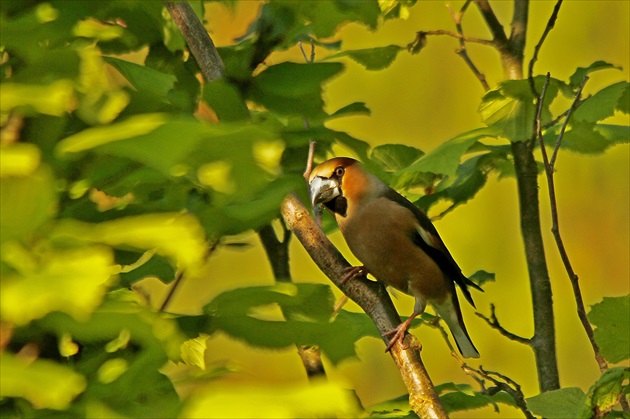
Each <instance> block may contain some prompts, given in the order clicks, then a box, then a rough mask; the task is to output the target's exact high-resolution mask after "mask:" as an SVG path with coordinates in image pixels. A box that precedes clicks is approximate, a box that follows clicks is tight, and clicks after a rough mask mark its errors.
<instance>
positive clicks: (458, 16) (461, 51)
mask: <svg viewBox="0 0 630 419" xmlns="http://www.w3.org/2000/svg"><path fill="white" fill-rule="evenodd" d="M471 1H472V0H466V2H464V5H463V6H462V7H461V9H459V12H457V13H455V11H454V10H453V8H452V7H451V5H450V4H447V5H446V7H447V9H448V11H449V13H450V14H451V17H452V18H453V21H454V22H455V28H456V29H457V33H458V34H459V35H461V38H459V48H458V49H457V50H456V51H455V52H456V53H457V55H459V56H460V57H462V59H463V60H464V62H465V63H466V64H467V65H468V67H469V68H470V70H471V71H472V72H473V74H474V75H475V77H477V79H478V80H479V82H480V83H481V85H482V86H483V88H484V90H486V91H488V90H490V85H489V84H488V81H487V80H486V76H485V74H483V73H482V72H481V71H479V69H478V68H477V66H476V65H475V63H473V61H472V59H471V58H470V56H469V55H468V50H467V49H466V39H465V36H464V29H463V27H462V19H463V17H464V13H466V10H468V6H469V5H470V2H471Z"/></svg>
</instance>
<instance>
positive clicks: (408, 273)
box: [308, 157, 483, 358]
mask: <svg viewBox="0 0 630 419" xmlns="http://www.w3.org/2000/svg"><path fill="white" fill-rule="evenodd" d="M308 184H309V194H310V199H311V204H312V205H313V207H317V206H324V207H325V208H326V209H328V211H330V212H331V213H332V215H333V216H334V218H335V220H336V222H337V224H338V226H339V229H340V231H341V233H342V235H343V237H344V239H345V241H346V243H347V244H348V247H349V249H350V250H351V251H352V253H353V254H354V255H355V256H356V258H357V259H358V260H359V261H360V262H361V263H362V264H363V266H359V267H352V268H351V269H349V270H348V273H347V275H346V276H345V277H344V279H343V281H344V282H345V281H346V280H348V279H351V278H353V277H356V276H358V275H363V274H365V273H369V274H371V275H372V276H373V277H374V278H376V279H377V280H378V281H381V282H383V283H384V284H386V285H387V286H390V287H393V288H395V289H397V290H400V291H401V292H403V293H405V294H408V295H410V296H413V297H414V298H415V304H414V310H413V313H412V315H411V316H410V317H409V318H408V319H407V320H405V321H404V322H402V323H400V325H398V326H397V327H396V328H395V329H393V330H392V331H390V332H388V333H386V334H384V335H383V336H384V337H388V336H392V337H391V338H390V341H389V344H388V345H387V348H386V351H389V350H391V348H392V347H393V345H394V344H395V343H396V341H401V342H402V339H403V338H404V336H405V333H407V329H409V326H410V325H411V321H412V320H413V319H414V318H416V317H417V316H418V315H420V314H422V313H423V312H424V310H425V308H426V306H427V303H428V304H431V305H432V306H433V308H434V309H435V311H436V312H437V314H439V316H440V317H441V318H442V319H443V320H444V321H445V322H446V324H447V325H448V327H449V329H450V331H451V334H452V336H453V338H454V339H455V342H456V344H457V347H458V349H459V351H460V353H461V354H462V355H463V356H464V357H465V358H479V352H478V351H477V349H476V348H475V345H474V344H473V343H472V340H471V339H470V336H469V335H468V331H467V330H466V326H465V325H464V319H463V317H462V312H461V309H460V305H459V301H458V299H457V292H456V290H455V284H457V285H458V286H459V288H460V289H461V291H462V294H463V295H464V297H465V298H466V300H467V301H468V302H469V303H470V304H471V305H472V306H473V307H475V303H474V301H473V299H472V296H471V294H470V291H469V287H472V288H475V289H478V290H480V291H483V290H482V289H481V287H479V286H478V285H477V284H475V283H474V282H472V281H471V280H470V279H468V278H467V277H466V276H464V274H463V273H462V270H461V269H460V267H459V265H458V264H457V262H455V259H453V256H452V255H451V253H450V252H449V251H448V249H447V248H446V246H445V245H444V242H443V241H442V239H441V238H440V235H439V234H438V232H437V230H436V229H435V227H434V226H433V223H432V222H431V220H430V219H429V218H428V217H427V215H426V214H425V213H424V212H422V211H421V210H420V209H419V208H418V207H416V206H415V205H414V204H413V203H411V202H410V201H409V200H407V199H406V198H405V197H403V196H402V195H400V194H399V193H398V192H396V191H395V190H394V189H392V188H391V187H390V186H389V185H387V184H386V183H385V182H383V181H381V180H380V179H379V178H377V177H376V176H375V175H373V174H371V173H369V172H368V171H367V170H366V169H365V168H364V167H363V165H362V164H361V163H360V162H359V161H357V160H355V159H353V158H350V157H335V158H332V159H330V160H327V161H325V162H323V163H321V164H319V165H317V166H316V167H314V168H313V170H312V172H311V174H310V175H309V178H308Z"/></svg>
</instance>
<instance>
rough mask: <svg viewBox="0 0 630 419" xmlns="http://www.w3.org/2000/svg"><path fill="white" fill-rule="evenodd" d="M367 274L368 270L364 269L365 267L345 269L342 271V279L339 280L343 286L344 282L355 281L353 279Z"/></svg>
mask: <svg viewBox="0 0 630 419" xmlns="http://www.w3.org/2000/svg"><path fill="white" fill-rule="evenodd" d="M367 274H368V270H367V269H366V268H365V266H350V267H347V268H346V269H344V275H343V278H341V285H344V284H345V283H346V282H348V281H350V280H351V279H355V278H358V277H360V276H363V275H367Z"/></svg>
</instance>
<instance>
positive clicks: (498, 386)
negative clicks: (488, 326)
mask: <svg viewBox="0 0 630 419" xmlns="http://www.w3.org/2000/svg"><path fill="white" fill-rule="evenodd" d="M492 309H493V313H494V306H492ZM427 325H428V326H430V327H434V328H436V329H438V330H439V331H440V334H441V335H442V337H443V338H444V340H445V341H446V344H447V345H448V347H449V348H450V350H451V355H452V356H453V358H455V359H456V360H457V362H458V363H459V366H460V368H461V369H462V370H463V371H464V372H465V373H466V374H467V375H469V376H470V377H472V378H473V379H474V380H475V381H476V382H477V383H479V386H480V387H481V393H483V394H489V395H494V394H496V393H498V392H499V391H504V392H506V393H508V394H509V395H510V396H512V398H513V399H514V401H515V402H516V405H517V406H518V408H519V409H521V411H522V412H523V414H524V415H525V417H526V418H528V419H535V417H534V415H532V413H531V412H530V411H529V409H528V408H527V403H526V402H525V395H524V394H523V391H522V390H521V386H520V385H519V384H518V383H517V382H516V381H514V380H512V379H511V378H510V377H508V376H506V375H503V374H500V373H498V372H494V371H488V370H484V369H483V367H481V366H480V367H479V369H475V368H473V367H471V366H470V365H468V364H466V362H464V360H463V359H462V357H461V356H460V355H459V353H458V352H457V351H456V350H455V348H453V345H452V344H451V341H450V340H449V338H448V334H447V333H446V330H444V327H442V325H441V324H440V318H439V317H437V318H436V320H435V321H433V322H430V323H427ZM493 376H496V377H498V378H500V379H501V380H503V381H499V380H497V379H495V378H494V377H493ZM484 380H489V381H491V382H492V383H493V384H494V385H495V387H493V388H486V386H485V381H484ZM495 410H496V409H495Z"/></svg>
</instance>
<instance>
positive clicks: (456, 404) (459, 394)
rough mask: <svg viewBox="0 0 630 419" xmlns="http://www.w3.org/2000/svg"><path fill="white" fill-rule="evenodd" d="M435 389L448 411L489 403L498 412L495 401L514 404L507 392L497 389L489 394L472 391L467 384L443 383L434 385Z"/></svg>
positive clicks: (474, 407) (477, 407) (470, 408)
mask: <svg viewBox="0 0 630 419" xmlns="http://www.w3.org/2000/svg"><path fill="white" fill-rule="evenodd" d="M435 391H437V393H438V394H439V396H440V401H441V402H442V404H443V405H444V408H445V409H446V411H447V412H449V413H450V412H457V411H460V410H472V409H479V408H482V407H486V406H489V405H491V406H494V409H495V411H497V412H498V411H499V406H498V405H497V403H503V404H506V405H508V406H516V402H515V401H514V399H513V398H512V396H510V395H509V394H508V393H505V392H503V391H499V392H497V393H495V394H492V395H489V394H485V393H481V392H478V391H473V389H472V387H471V386H470V385H469V384H455V383H452V382H450V383H443V384H439V385H437V386H435Z"/></svg>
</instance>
